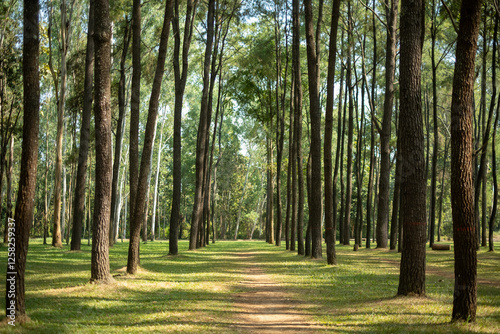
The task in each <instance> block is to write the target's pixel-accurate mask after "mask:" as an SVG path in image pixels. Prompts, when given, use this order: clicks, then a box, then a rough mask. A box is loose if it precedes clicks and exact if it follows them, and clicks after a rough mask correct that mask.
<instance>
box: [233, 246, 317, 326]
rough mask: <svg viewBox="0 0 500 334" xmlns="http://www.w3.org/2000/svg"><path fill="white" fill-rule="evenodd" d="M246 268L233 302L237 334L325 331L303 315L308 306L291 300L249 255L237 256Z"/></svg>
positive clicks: (308, 316)
mask: <svg viewBox="0 0 500 334" xmlns="http://www.w3.org/2000/svg"><path fill="white" fill-rule="evenodd" d="M239 256H241V257H242V258H243V260H244V261H245V263H246V264H247V267H246V268H245V271H244V274H245V279H244V280H243V281H241V282H240V285H241V289H242V290H243V291H245V292H242V293H238V294H237V295H236V297H235V301H234V307H235V310H234V313H235V317H236V323H235V326H234V327H235V329H236V330H237V332H238V333H259V334H260V333H304V332H305V333H317V332H322V331H324V330H325V329H324V328H323V327H321V326H320V325H318V324H316V323H314V321H313V320H312V319H311V316H310V315H309V314H308V313H307V312H306V310H307V308H308V307H310V306H309V305H304V304H303V302H302V301H297V300H295V299H294V297H293V295H292V294H291V293H288V292H286V291H285V289H283V288H282V287H280V286H279V284H278V283H276V282H275V281H274V280H273V279H272V277H271V276H269V275H267V274H265V272H264V271H263V270H262V268H259V267H258V264H257V263H255V262H254V261H253V259H254V256H253V254H252V253H242V254H239Z"/></svg>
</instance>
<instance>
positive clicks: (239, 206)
mask: <svg viewBox="0 0 500 334" xmlns="http://www.w3.org/2000/svg"><path fill="white" fill-rule="evenodd" d="M251 162H252V156H251V155H250V157H249V158H248V166H247V173H246V175H245V183H243V191H242V192H241V197H240V203H239V204H238V218H237V219H236V228H235V230H234V240H237V239H238V230H239V227H240V219H241V209H242V206H243V199H244V198H245V191H246V189H247V183H248V174H249V172H250V164H251Z"/></svg>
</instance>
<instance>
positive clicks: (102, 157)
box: [90, 0, 113, 283]
mask: <svg viewBox="0 0 500 334" xmlns="http://www.w3.org/2000/svg"><path fill="white" fill-rule="evenodd" d="M94 15H95V26H94V32H95V34H94V43H95V81H94V87H95V104H94V117H95V151H96V156H95V158H96V166H95V196H94V218H93V224H92V258H91V266H90V280H91V281H92V282H99V283H107V282H110V281H112V280H113V278H112V277H111V275H110V272H109V237H108V235H109V219H110V211H111V176H112V169H113V162H112V160H113V158H112V154H111V79H110V72H111V22H110V20H109V0H95V14H94Z"/></svg>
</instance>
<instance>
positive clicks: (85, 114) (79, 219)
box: [71, 0, 94, 250]
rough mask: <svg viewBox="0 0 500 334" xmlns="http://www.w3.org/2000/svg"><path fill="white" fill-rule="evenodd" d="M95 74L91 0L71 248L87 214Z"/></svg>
mask: <svg viewBox="0 0 500 334" xmlns="http://www.w3.org/2000/svg"><path fill="white" fill-rule="evenodd" d="M93 76H94V0H90V1H89V22H88V30H87V51H86V54H85V79H84V86H83V109H82V120H81V129H80V149H79V150H78V169H77V172H76V187H75V202H74V205H73V208H74V210H75V212H74V213H73V231H72V235H71V250H80V245H81V242H82V228H83V217H84V216H85V182H86V178H87V157H88V153H89V142H90V116H91V112H92V97H93V96H92V80H93Z"/></svg>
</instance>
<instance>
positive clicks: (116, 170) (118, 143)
mask: <svg viewBox="0 0 500 334" xmlns="http://www.w3.org/2000/svg"><path fill="white" fill-rule="evenodd" d="M129 43H130V31H129V21H128V19H127V20H126V22H125V32H124V37H123V51H122V55H121V59H120V81H119V82H118V121H117V125H116V140H115V158H114V161H113V181H112V183H111V219H110V229H109V246H110V247H111V246H113V244H114V243H115V242H116V239H115V238H116V234H115V230H116V224H117V221H118V219H119V217H118V216H117V207H118V196H119V193H118V181H119V178H120V162H121V156H122V146H123V134H124V132H125V104H126V103H125V62H126V59H127V50H128V46H129Z"/></svg>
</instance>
